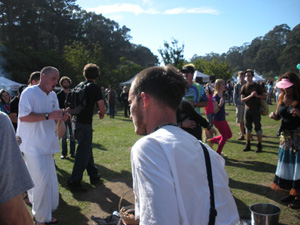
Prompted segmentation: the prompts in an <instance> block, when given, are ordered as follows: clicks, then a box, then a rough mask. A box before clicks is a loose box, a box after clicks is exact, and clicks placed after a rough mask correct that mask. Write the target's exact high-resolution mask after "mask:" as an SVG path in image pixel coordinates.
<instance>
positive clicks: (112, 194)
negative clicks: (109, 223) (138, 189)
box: [84, 179, 134, 225]
mask: <svg viewBox="0 0 300 225" xmlns="http://www.w3.org/2000/svg"><path fill="white" fill-rule="evenodd" d="M128 191H129V192H128ZM126 192H128V194H126V195H125V196H124V197H123V195H124V194H125V193H126ZM85 197H88V198H89V199H86V200H87V201H90V205H89V207H87V209H86V213H84V214H85V216H86V218H87V220H88V223H87V224H88V225H92V224H93V225H94V224H97V223H95V222H94V221H93V220H91V216H96V217H106V216H108V215H110V214H112V213H113V211H115V210H117V211H118V204H119V201H120V199H121V197H123V200H122V201H121V206H128V205H132V204H134V195H133V192H132V180H131V179H117V180H112V181H108V182H106V183H104V184H99V185H97V187H96V188H95V189H93V190H91V191H89V192H88V193H87V194H85Z"/></svg>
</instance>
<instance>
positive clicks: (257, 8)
mask: <svg viewBox="0 0 300 225" xmlns="http://www.w3.org/2000/svg"><path fill="white" fill-rule="evenodd" d="M76 3H77V4H78V5H79V6H80V7H81V8H82V9H85V10H87V11H93V12H96V13H97V14H100V13H102V15H103V16H105V17H106V18H109V19H111V20H114V21H116V22H117V23H118V24H120V25H121V26H123V25H125V26H126V27H128V28H129V29H131V32H130V36H131V37H132V39H131V42H132V43H134V44H141V45H143V46H145V47H147V48H149V49H150V50H151V51H152V52H153V54H155V55H157V56H158V55H159V53H158V51H157V50H158V49H160V48H163V43H164V41H167V42H168V43H170V42H171V39H172V38H175V39H177V40H178V41H179V46H181V45H182V44H184V57H185V59H187V60H190V59H191V58H192V57H193V55H194V54H197V55H201V56H203V55H205V54H207V53H211V52H214V53H219V54H222V53H226V52H227V51H228V50H229V48H230V47H233V46H242V45H243V44H244V43H247V42H251V41H252V40H253V39H254V38H256V37H259V36H264V35H265V34H266V33H267V32H269V31H270V30H272V29H273V28H274V27H275V26H277V25H281V24H287V25H288V26H289V27H290V28H291V29H293V28H294V27H295V26H296V25H297V24H299V23H300V13H299V10H300V0H206V1H204V0H186V1H182V0H180V1H179V0H77V1H76Z"/></svg>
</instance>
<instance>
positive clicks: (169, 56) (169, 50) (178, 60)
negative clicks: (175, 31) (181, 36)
mask: <svg viewBox="0 0 300 225" xmlns="http://www.w3.org/2000/svg"><path fill="white" fill-rule="evenodd" d="M158 52H159V54H160V56H161V57H162V59H163V62H164V64H165V65H168V64H171V65H173V66H175V67H177V68H182V66H183V64H184V55H183V52H184V45H182V46H181V47H179V46H178V40H176V39H174V38H172V41H171V45H170V44H169V43H168V42H166V41H164V49H158Z"/></svg>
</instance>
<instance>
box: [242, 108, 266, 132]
mask: <svg viewBox="0 0 300 225" xmlns="http://www.w3.org/2000/svg"><path fill="white" fill-rule="evenodd" d="M245 120H246V128H247V132H250V133H251V132H252V123H254V130H255V132H256V133H257V134H262V130H261V123H260V120H261V117H260V112H259V111H258V110H255V111H250V110H249V109H246V110H245Z"/></svg>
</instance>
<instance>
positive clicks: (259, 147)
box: [255, 143, 262, 153]
mask: <svg viewBox="0 0 300 225" xmlns="http://www.w3.org/2000/svg"><path fill="white" fill-rule="evenodd" d="M255 152H256V153H258V152H262V145H261V143H259V144H257V147H256V151H255Z"/></svg>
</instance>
